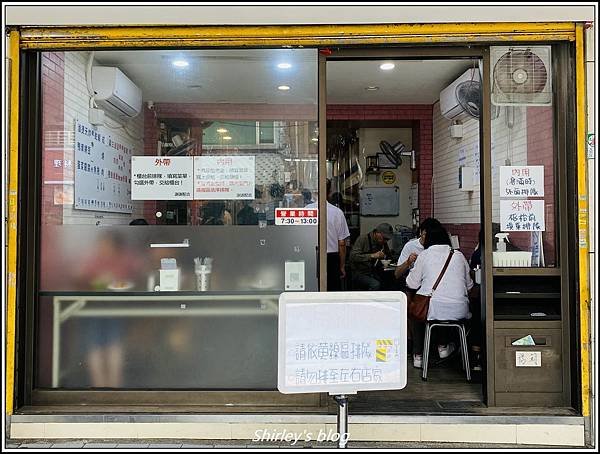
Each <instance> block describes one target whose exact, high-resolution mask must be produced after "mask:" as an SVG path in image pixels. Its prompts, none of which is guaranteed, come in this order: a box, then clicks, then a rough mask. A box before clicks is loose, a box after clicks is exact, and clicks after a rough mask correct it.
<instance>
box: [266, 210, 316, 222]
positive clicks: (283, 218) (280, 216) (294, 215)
mask: <svg viewBox="0 0 600 454" xmlns="http://www.w3.org/2000/svg"><path fill="white" fill-rule="evenodd" d="M318 224H319V210H318V208H275V225H318Z"/></svg>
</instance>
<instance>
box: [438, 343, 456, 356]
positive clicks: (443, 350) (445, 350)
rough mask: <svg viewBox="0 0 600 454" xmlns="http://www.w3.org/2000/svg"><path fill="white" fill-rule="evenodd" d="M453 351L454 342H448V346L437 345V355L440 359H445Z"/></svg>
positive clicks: (454, 348)
mask: <svg viewBox="0 0 600 454" xmlns="http://www.w3.org/2000/svg"><path fill="white" fill-rule="evenodd" d="M454 350H456V345H454V342H450V343H449V344H448V345H438V354H439V355H440V359H444V358H447V357H448V356H450V355H451V354H452V353H453V352H454Z"/></svg>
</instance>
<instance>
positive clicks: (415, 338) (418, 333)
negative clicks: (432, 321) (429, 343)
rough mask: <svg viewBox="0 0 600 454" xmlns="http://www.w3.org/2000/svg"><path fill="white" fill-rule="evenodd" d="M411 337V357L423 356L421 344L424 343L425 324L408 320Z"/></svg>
mask: <svg viewBox="0 0 600 454" xmlns="http://www.w3.org/2000/svg"><path fill="white" fill-rule="evenodd" d="M409 322H410V328H411V337H412V353H413V355H422V354H423V343H424V341H425V323H423V322H417V321H415V320H409Z"/></svg>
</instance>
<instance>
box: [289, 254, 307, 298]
mask: <svg viewBox="0 0 600 454" xmlns="http://www.w3.org/2000/svg"><path fill="white" fill-rule="evenodd" d="M285 290H286V291H290V290H305V288H304V262H303V261H300V262H287V261H286V262H285Z"/></svg>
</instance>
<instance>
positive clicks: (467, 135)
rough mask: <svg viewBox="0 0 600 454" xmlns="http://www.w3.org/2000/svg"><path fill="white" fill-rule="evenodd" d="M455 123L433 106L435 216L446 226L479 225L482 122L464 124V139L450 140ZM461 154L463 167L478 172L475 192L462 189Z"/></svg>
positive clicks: (465, 122)
mask: <svg viewBox="0 0 600 454" xmlns="http://www.w3.org/2000/svg"><path fill="white" fill-rule="evenodd" d="M451 124H452V121H451V120H448V119H447V118H444V117H443V116H442V114H441V113H440V103H439V102H436V103H435V104H434V106H433V188H432V191H433V217H435V218H437V219H438V220H439V221H440V222H442V223H443V224H478V223H479V222H480V220H481V218H480V214H479V212H480V206H479V121H477V120H476V119H469V120H466V121H464V122H463V138H462V139H455V138H452V137H450V130H449V126H450V125H451ZM459 155H460V156H464V157H465V160H464V163H462V162H461V163H462V165H465V166H468V167H473V168H474V169H475V182H476V183H475V190H474V191H470V192H465V191H461V190H459V188H458V168H459Z"/></svg>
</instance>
